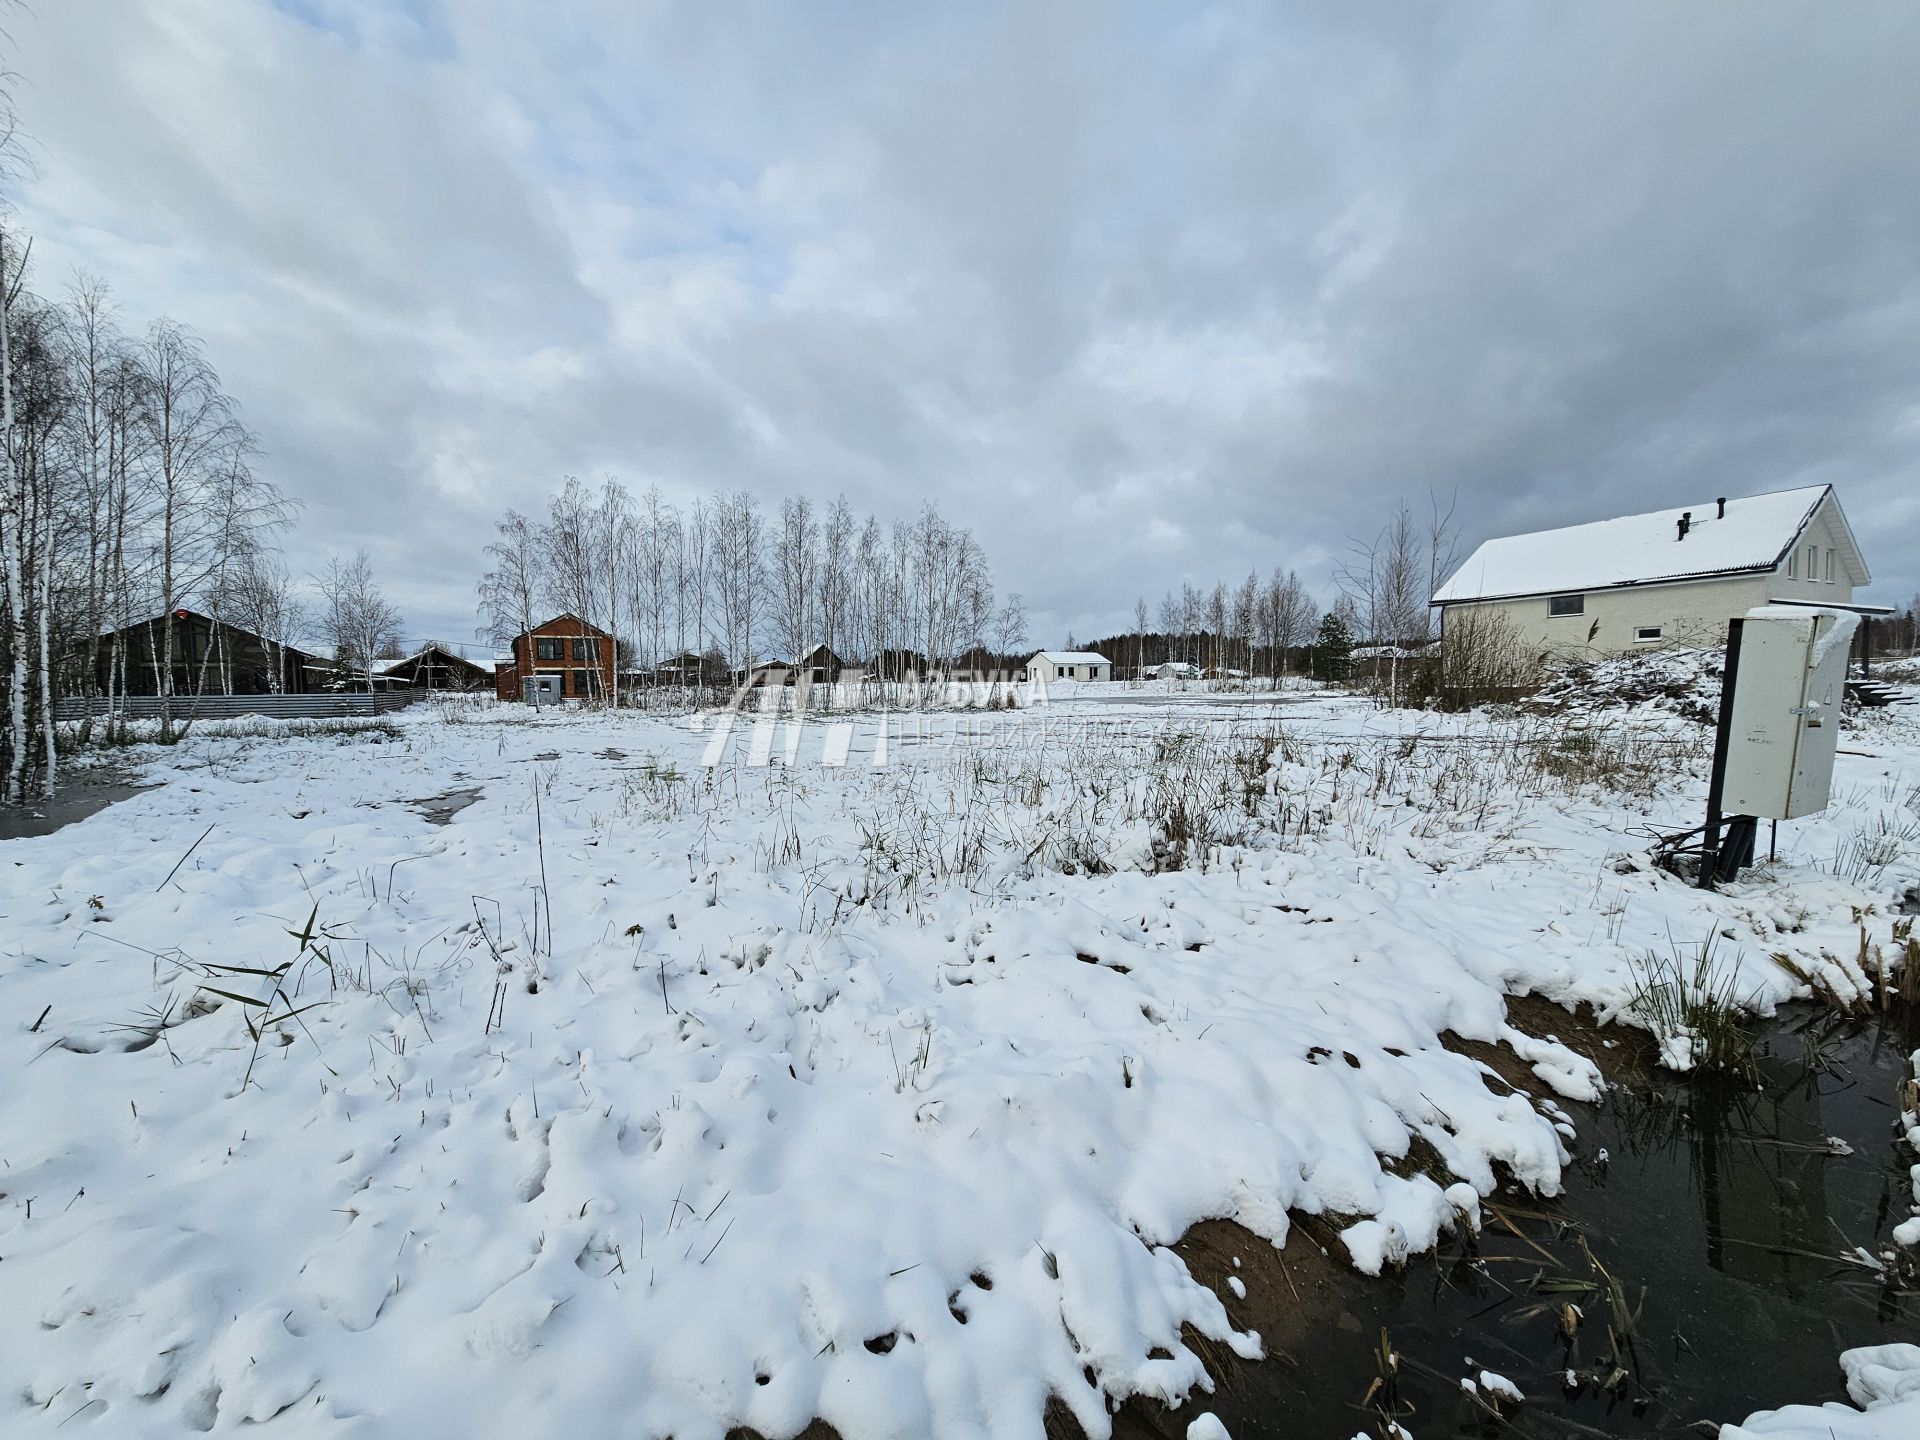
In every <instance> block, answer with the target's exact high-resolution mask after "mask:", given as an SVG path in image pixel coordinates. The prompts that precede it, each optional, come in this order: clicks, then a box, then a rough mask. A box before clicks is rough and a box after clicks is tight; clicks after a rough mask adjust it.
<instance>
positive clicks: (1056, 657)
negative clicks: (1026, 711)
mask: <svg viewBox="0 0 1920 1440" xmlns="http://www.w3.org/2000/svg"><path fill="white" fill-rule="evenodd" d="M1112 678H1113V662H1112V661H1111V660H1109V659H1107V657H1106V656H1104V655H1101V654H1099V653H1098V652H1096V651H1093V650H1042V651H1041V652H1040V653H1039V654H1038V655H1035V656H1034V657H1033V658H1032V659H1031V660H1029V661H1027V682H1028V683H1029V684H1036V685H1045V684H1049V683H1051V682H1052V681H1055V680H1111V679H1112Z"/></svg>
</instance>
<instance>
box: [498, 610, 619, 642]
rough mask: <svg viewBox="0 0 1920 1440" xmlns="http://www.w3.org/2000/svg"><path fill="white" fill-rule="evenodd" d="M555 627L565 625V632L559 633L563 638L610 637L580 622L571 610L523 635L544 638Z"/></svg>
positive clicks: (595, 627) (544, 621)
mask: <svg viewBox="0 0 1920 1440" xmlns="http://www.w3.org/2000/svg"><path fill="white" fill-rule="evenodd" d="M556 625H565V626H566V627H567V629H566V630H564V631H563V632H561V633H562V635H563V636H566V635H598V636H600V637H602V638H603V639H610V638H611V637H610V636H608V635H607V632H606V631H604V630H602V629H601V628H600V627H599V626H598V625H590V624H588V623H587V622H586V621H585V620H582V619H581V618H580V617H579V616H578V615H576V614H574V613H573V612H572V611H571V610H565V611H562V612H561V613H560V614H558V615H556V616H554V617H553V618H552V619H551V620H542V621H541V622H540V623H539V624H538V625H536V626H534V627H533V629H531V630H528V631H526V632H525V634H526V635H542V636H544V635H546V633H547V632H548V631H549V630H551V629H553V627H554V626H556ZM516 638H524V636H521V637H516ZM549 638H550V637H549Z"/></svg>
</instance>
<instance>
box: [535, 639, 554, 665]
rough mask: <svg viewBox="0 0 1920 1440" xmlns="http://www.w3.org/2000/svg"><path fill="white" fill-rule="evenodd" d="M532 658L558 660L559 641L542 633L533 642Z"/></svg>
mask: <svg viewBox="0 0 1920 1440" xmlns="http://www.w3.org/2000/svg"><path fill="white" fill-rule="evenodd" d="M533 658H534V659H536V660H558V659H559V658H560V641H559V640H558V639H557V638H555V637H554V636H551V635H542V636H540V637H539V638H538V639H536V640H535V641H534V642H533Z"/></svg>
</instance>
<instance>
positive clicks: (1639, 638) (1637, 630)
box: [1633, 625, 1660, 645]
mask: <svg viewBox="0 0 1920 1440" xmlns="http://www.w3.org/2000/svg"><path fill="white" fill-rule="evenodd" d="M1659 638H1660V627H1659V626H1658V625H1636V626H1634V627H1633V643H1634V644H1636V645H1649V644H1651V643H1652V642H1654V641H1655V640H1658V639H1659Z"/></svg>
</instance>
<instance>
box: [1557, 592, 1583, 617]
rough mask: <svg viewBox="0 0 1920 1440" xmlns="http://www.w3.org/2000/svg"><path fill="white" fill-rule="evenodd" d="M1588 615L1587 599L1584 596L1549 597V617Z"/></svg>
mask: <svg viewBox="0 0 1920 1440" xmlns="http://www.w3.org/2000/svg"><path fill="white" fill-rule="evenodd" d="M1586 613H1587V597H1586V596H1584V595H1549V596H1548V597H1547V614H1548V615H1584V614H1586Z"/></svg>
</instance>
